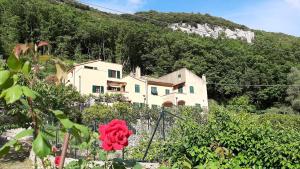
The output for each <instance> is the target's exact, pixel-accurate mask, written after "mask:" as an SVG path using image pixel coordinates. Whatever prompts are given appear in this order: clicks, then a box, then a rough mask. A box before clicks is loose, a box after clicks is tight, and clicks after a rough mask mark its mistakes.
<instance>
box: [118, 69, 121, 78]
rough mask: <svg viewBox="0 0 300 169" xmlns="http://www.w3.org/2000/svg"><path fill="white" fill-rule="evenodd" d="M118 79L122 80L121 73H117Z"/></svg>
mask: <svg viewBox="0 0 300 169" xmlns="http://www.w3.org/2000/svg"><path fill="white" fill-rule="evenodd" d="M117 78H118V79H120V78H121V72H120V71H117Z"/></svg>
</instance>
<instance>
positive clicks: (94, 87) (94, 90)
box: [92, 85, 96, 93]
mask: <svg viewBox="0 0 300 169" xmlns="http://www.w3.org/2000/svg"><path fill="white" fill-rule="evenodd" d="M92 91H93V93H96V86H95V85H93V88H92Z"/></svg>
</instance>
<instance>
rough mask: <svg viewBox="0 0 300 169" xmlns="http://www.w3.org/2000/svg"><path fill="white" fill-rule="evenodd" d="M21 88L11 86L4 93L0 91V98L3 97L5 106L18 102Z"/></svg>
mask: <svg viewBox="0 0 300 169" xmlns="http://www.w3.org/2000/svg"><path fill="white" fill-rule="evenodd" d="M22 94H23V92H22V88H21V86H20V85H15V86H12V87H10V88H8V89H6V90H4V91H2V93H1V95H0V97H1V98H2V97H4V99H5V101H6V103H7V104H11V103H14V102H15V101H17V100H19V99H20V98H21V96H22Z"/></svg>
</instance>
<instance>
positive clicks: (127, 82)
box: [65, 60, 208, 110]
mask: <svg viewBox="0 0 300 169" xmlns="http://www.w3.org/2000/svg"><path fill="white" fill-rule="evenodd" d="M122 69H123V67H122V65H120V64H115V63H108V62H103V61H100V60H96V61H90V62H86V63H82V64H78V65H75V66H74V68H73V69H72V70H70V71H69V73H68V75H67V78H66V79H65V83H66V84H71V85H73V86H75V87H76V89H77V90H78V91H79V92H80V93H81V94H94V95H97V94H104V93H119V94H123V95H124V96H125V97H126V98H127V100H128V101H129V102H131V103H133V104H138V105H142V104H145V105H149V106H150V107H155V106H165V107H171V106H173V105H188V106H201V107H202V108H203V109H204V110H207V109H208V98H207V88H206V78H205V76H204V75H203V76H202V78H200V77H198V76H197V75H195V74H194V73H192V72H191V71H189V70H188V69H186V68H182V69H180V70H177V71H175V72H172V73H169V74H167V75H164V76H162V77H159V78H152V77H147V76H141V71H140V68H139V67H137V68H136V70H135V73H130V75H128V76H126V77H123V73H122Z"/></svg>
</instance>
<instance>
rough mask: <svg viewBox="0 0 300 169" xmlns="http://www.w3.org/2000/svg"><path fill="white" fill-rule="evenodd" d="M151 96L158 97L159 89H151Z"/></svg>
mask: <svg viewBox="0 0 300 169" xmlns="http://www.w3.org/2000/svg"><path fill="white" fill-rule="evenodd" d="M151 94H152V95H158V93H157V87H151Z"/></svg>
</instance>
